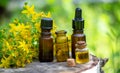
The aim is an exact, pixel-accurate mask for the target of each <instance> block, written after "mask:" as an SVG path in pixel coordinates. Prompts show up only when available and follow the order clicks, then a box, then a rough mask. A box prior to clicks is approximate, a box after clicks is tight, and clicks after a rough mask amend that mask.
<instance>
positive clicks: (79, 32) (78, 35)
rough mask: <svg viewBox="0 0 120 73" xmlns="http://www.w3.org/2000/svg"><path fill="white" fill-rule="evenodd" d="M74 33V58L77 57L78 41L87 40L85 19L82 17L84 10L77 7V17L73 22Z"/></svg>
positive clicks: (72, 37)
mask: <svg viewBox="0 0 120 73" xmlns="http://www.w3.org/2000/svg"><path fill="white" fill-rule="evenodd" d="M72 28H73V34H72V36H71V39H72V44H71V46H72V58H74V59H75V44H76V43H77V41H85V42H86V36H85V34H84V20H83V19H82V10H81V9H80V8H76V11H75V18H74V19H73V22H72Z"/></svg>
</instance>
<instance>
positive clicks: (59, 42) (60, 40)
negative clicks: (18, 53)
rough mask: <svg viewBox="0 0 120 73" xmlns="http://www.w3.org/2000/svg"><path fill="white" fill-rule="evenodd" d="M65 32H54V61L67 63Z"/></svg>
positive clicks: (67, 50) (67, 48) (67, 47)
mask: <svg viewBox="0 0 120 73" xmlns="http://www.w3.org/2000/svg"><path fill="white" fill-rule="evenodd" d="M66 33H67V32H66V31H64V30H61V31H57V32H56V35H57V37H56V39H55V43H56V60H57V62H64V61H67V59H68V58H69V46H68V37H66Z"/></svg>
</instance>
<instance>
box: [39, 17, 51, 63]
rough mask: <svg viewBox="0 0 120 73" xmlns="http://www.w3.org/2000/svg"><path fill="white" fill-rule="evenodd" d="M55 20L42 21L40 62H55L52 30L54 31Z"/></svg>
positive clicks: (43, 19) (44, 19)
mask: <svg viewBox="0 0 120 73" xmlns="http://www.w3.org/2000/svg"><path fill="white" fill-rule="evenodd" d="M52 24H53V20H52V19H51V18H42V19H41V37H40V39H39V61H40V62H52V61H53V38H52V36H51V32H50V30H51V29H52V26H53V25H52Z"/></svg>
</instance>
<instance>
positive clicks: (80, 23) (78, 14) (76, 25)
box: [72, 8, 84, 30]
mask: <svg viewBox="0 0 120 73" xmlns="http://www.w3.org/2000/svg"><path fill="white" fill-rule="evenodd" d="M72 28H73V29H76V30H83V29H84V20H83V19H82V10H81V9H80V8H76V10H75V18H74V19H73V21H72Z"/></svg>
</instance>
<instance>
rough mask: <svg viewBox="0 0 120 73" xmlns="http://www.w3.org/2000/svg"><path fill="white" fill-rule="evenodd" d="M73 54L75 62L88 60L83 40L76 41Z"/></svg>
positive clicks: (80, 62) (79, 62) (81, 62)
mask: <svg viewBox="0 0 120 73" xmlns="http://www.w3.org/2000/svg"><path fill="white" fill-rule="evenodd" d="M75 46H76V49H75V56H76V63H78V64H83V63H87V62H88V61H89V52H88V49H87V48H86V43H85V41H78V42H77V44H76V45H75Z"/></svg>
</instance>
